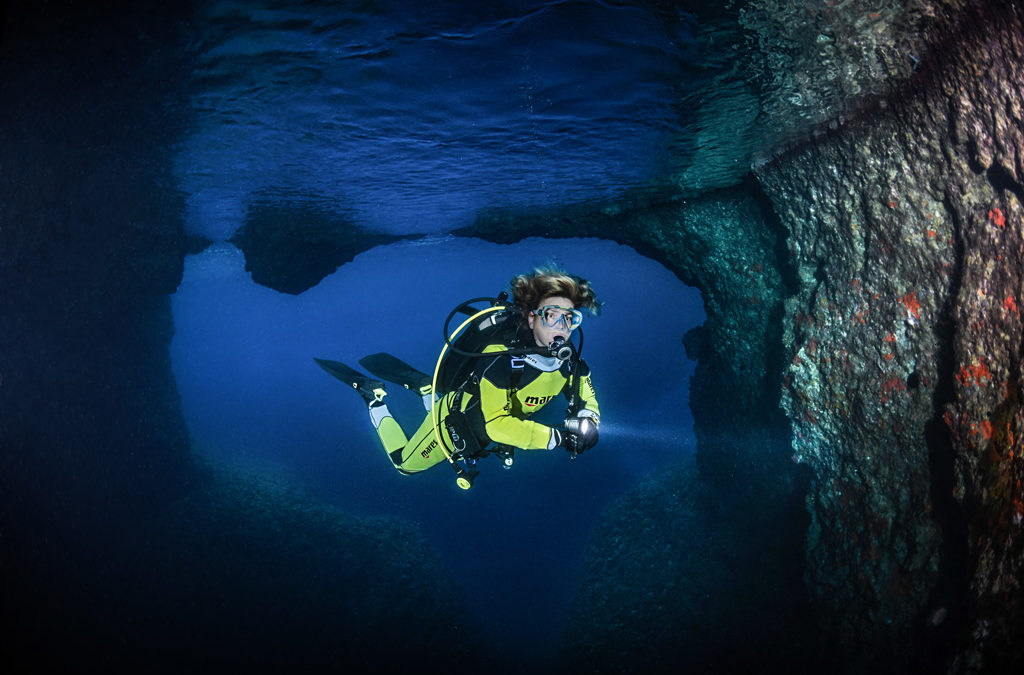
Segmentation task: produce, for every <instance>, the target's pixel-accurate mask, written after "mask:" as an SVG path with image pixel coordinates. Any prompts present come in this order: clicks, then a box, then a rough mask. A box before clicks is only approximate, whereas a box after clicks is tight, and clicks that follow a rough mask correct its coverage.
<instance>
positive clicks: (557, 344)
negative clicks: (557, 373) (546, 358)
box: [548, 337, 573, 361]
mask: <svg viewBox="0 0 1024 675" xmlns="http://www.w3.org/2000/svg"><path fill="white" fill-rule="evenodd" d="M548 353H549V354H551V356H554V357H555V358H556V359H559V360H560V361H567V360H568V359H569V358H570V357H571V356H572V353H573V348H572V343H571V342H568V341H566V339H565V338H564V337H556V338H555V339H554V340H552V341H551V342H550V343H549V344H548Z"/></svg>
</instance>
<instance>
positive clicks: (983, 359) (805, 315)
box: [758, 3, 1024, 672]
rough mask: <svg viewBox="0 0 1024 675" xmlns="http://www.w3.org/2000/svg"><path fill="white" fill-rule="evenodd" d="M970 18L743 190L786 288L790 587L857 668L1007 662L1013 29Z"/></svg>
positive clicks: (1014, 381) (1019, 31)
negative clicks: (755, 187) (786, 266)
mask: <svg viewBox="0 0 1024 675" xmlns="http://www.w3.org/2000/svg"><path fill="white" fill-rule="evenodd" d="M976 5H977V6H974V7H971V8H969V9H968V10H966V11H964V12H963V13H962V14H959V15H957V19H956V21H954V22H953V23H952V24H951V25H949V26H947V27H945V28H944V29H943V30H944V33H942V34H940V35H937V36H935V39H934V40H933V44H934V46H933V49H932V52H931V53H930V54H929V55H927V57H926V58H925V60H923V61H922V64H923V65H922V69H921V71H920V72H919V73H918V75H917V76H916V77H915V78H914V79H913V80H911V81H910V82H909V83H908V85H907V86H906V88H905V89H904V90H903V91H900V92H898V94H897V95H896V96H894V97H893V98H892V99H890V100H888V101H882V102H881V104H880V106H879V107H878V108H877V109H873V110H869V111H866V112H864V113H862V115H860V116H859V118H858V119H856V120H853V121H851V122H850V123H848V124H847V125H846V126H845V127H843V128H841V129H839V130H837V131H835V132H834V133H831V134H830V135H828V137H826V138H822V139H820V140H818V141H816V142H813V143H811V144H809V145H807V146H805V147H802V148H800V149H798V150H795V151H793V152H791V153H790V154H788V155H787V156H785V157H783V158H782V159H780V160H778V161H776V162H775V163H773V164H771V165H769V166H768V167H765V168H764V169H762V170H761V171H760V173H759V175H758V180H759V181H760V183H761V184H762V185H763V186H764V189H765V192H766V193H767V194H768V195H769V197H770V198H771V200H772V202H773V204H774V205H775V209H776V211H777V213H778V214H779V217H780V218H781V221H782V223H783V224H784V226H785V227H786V229H787V231H788V233H789V240H788V246H789V250H790V254H791V260H792V262H793V264H794V265H795V266H796V268H797V270H798V275H799V279H800V289H799V291H798V292H797V294H796V295H795V296H794V297H793V298H791V299H790V300H789V301H787V305H786V317H785V319H784V325H785V340H784V342H785V345H786V350H787V354H786V357H787V360H788V362H789V363H788V366H787V367H786V374H785V381H784V385H785V386H784V388H783V405H784V407H785V410H786V412H787V415H788V416H789V418H790V422H791V425H792V431H793V446H794V449H795V454H794V459H796V460H797V461H799V462H801V463H805V464H807V465H809V466H810V467H811V468H812V469H813V470H814V484H813V487H812V490H811V494H810V495H809V497H808V500H807V504H808V509H809V510H810V513H811V516H812V519H813V520H812V526H811V531H810V533H809V537H808V542H807V572H806V580H807V584H808V587H809V589H810V592H811V593H812V596H813V598H814V601H815V603H816V604H817V605H818V607H819V609H820V610H821V616H822V621H824V622H825V625H826V632H827V633H828V634H829V635H830V636H832V639H833V640H835V641H836V642H837V643H838V644H839V645H841V648H842V652H843V653H844V654H846V655H847V659H848V660H849V661H850V662H851V663H852V664H854V666H853V668H854V669H858V667H863V666H868V665H884V667H886V668H893V669H896V670H898V669H899V668H900V667H904V666H905V664H907V663H908V661H907V660H908V659H910V658H911V656H910V651H911V650H913V649H915V648H916V649H917V650H919V654H923V653H925V652H930V654H931V656H932V657H933V658H934V659H935V660H936V661H937V662H941V661H942V659H943V658H945V657H948V658H951V659H953V666H952V668H953V670H954V671H956V672H960V671H965V670H966V671H979V672H980V671H981V670H985V671H987V672H1008V671H1007V670H1005V668H1007V667H1010V665H1011V664H1012V665H1013V666H1015V667H1016V668H1018V669H1019V667H1020V665H1021V663H1022V652H1021V650H1020V647H1019V646H1018V645H1016V644H1015V642H1014V639H1015V636H1018V635H1020V633H1021V630H1022V628H1024V622H1022V614H1021V607H1022V606H1024V594H1022V590H1021V586H1020V581H1019V580H1020V579H1021V578H1022V569H1021V568H1022V565H1024V556H1022V555H1021V550H1022V549H1021V542H1022V534H1024V530H1022V527H1021V518H1022V515H1024V506H1022V504H1024V501H1022V499H1024V493H1022V490H1021V482H1020V479H1021V476H1022V473H1024V459H1022V458H1021V456H1020V455H1021V452H1022V444H1021V425H1022V424H1024V417H1022V412H1021V404H1020V401H1021V374H1022V370H1021V368H1022V365H1021V364H1022V361H1021V316H1020V304H1021V301H1022V267H1024V248H1022V243H1021V242H1022V218H1021V206H1020V200H1021V198H1022V196H1024V192H1022V182H1024V164H1022V161H1024V160H1022V148H1024V144H1022V141H1024V137H1022V132H1024V127H1022V116H1021V103H1020V101H1021V95H1022V93H1024V91H1022V89H1024V71H1022V70H1021V66H1020V64H1021V62H1022V59H1024V26H1022V23H1021V17H1020V16H1019V14H1018V12H1017V11H1016V10H1015V9H1014V8H1013V7H1012V6H1001V5H1000V4H999V3H976ZM908 647H909V649H908ZM939 655H942V656H941V657H940V656H939ZM919 658H920V657H919ZM894 659H895V661H894Z"/></svg>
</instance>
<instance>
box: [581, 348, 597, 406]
mask: <svg viewBox="0 0 1024 675" xmlns="http://www.w3.org/2000/svg"><path fill="white" fill-rule="evenodd" d="M579 396H580V398H579V400H580V403H581V404H582V405H581V406H580V407H581V409H583V408H585V409H587V410H590V411H593V412H594V414H596V415H597V416H598V417H600V416H601V409H600V408H599V407H598V405H597V393H596V392H595V391H594V383H593V381H592V380H591V379H590V367H589V366H588V365H587V362H586V361H582V362H581V363H580V385H579Z"/></svg>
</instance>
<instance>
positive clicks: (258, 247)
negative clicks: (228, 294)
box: [231, 199, 409, 295]
mask: <svg viewBox="0 0 1024 675" xmlns="http://www.w3.org/2000/svg"><path fill="white" fill-rule="evenodd" d="M407 238H409V237H396V236H391V235H386V234H379V233H376V232H372V231H370V230H367V229H365V228H362V227H360V226H358V225H356V224H355V223H352V222H349V221H347V220H346V219H345V218H344V217H342V216H340V215H337V214H334V213H331V212H330V211H327V210H326V209H319V208H316V207H315V206H312V205H310V204H309V202H306V201H303V202H298V203H291V204H290V203H289V202H288V201H287V200H286V199H274V200H270V199H267V200H257V201H256V202H254V203H253V205H252V206H250V207H249V210H248V213H247V214H246V221H245V224H244V225H242V227H241V228H240V229H239V230H238V232H236V233H235V235H234V236H233V237H232V238H231V243H232V244H234V245H236V246H238V248H240V249H242V251H243V252H244V253H245V269H246V271H248V272H252V279H253V281H255V282H256V283H258V284H262V285H264V286H267V287H269V288H273V289H274V290H277V291H281V292H282V293H291V294H293V295H297V294H299V293H301V292H302V291H305V290H307V289H310V288H312V287H313V286H316V285H317V284H318V283H320V281H321V280H322V279H323V278H324V277H326V276H327V275H328V274H331V273H333V272H334V271H335V270H336V269H338V267H340V266H341V265H343V264H345V263H347V262H350V261H351V260H352V259H353V258H355V257H356V256H357V255H359V254H360V253H362V252H363V251H366V250H369V249H371V248H373V247H374V246H381V245H384V244H390V243H392V242H395V241H398V240H400V239H407Z"/></svg>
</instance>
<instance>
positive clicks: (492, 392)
mask: <svg viewBox="0 0 1024 675" xmlns="http://www.w3.org/2000/svg"><path fill="white" fill-rule="evenodd" d="M507 349H508V347H507V346H506V345H504V344H492V345H489V346H487V347H486V348H485V349H483V350H482V351H483V352H484V353H491V352H504V351H506V350H507ZM571 379H572V378H571V365H570V362H569V361H561V360H559V359H556V358H555V357H553V356H541V355H537V354H529V355H526V356H510V355H508V354H499V355H496V356H493V357H486V356H485V357H480V358H479V359H477V364H476V366H475V367H474V370H473V377H472V378H471V379H470V382H469V383H468V384H467V386H466V388H465V391H464V392H463V394H462V397H461V399H462V400H461V402H460V403H461V406H460V407H461V410H462V411H463V412H464V413H465V414H466V416H467V418H468V419H469V422H470V426H471V428H472V431H473V434H474V435H475V436H476V437H477V441H478V442H479V445H480V447H482V448H483V447H486V446H487V445H488V444H490V443H492V442H494V443H498V444H501V445H510V446H512V447H516V448H521V449H524V450H551V449H554V448H555V447H556V439H557V438H558V435H557V434H555V433H553V431H552V428H551V427H549V426H546V425H544V424H541V423H539V422H534V421H533V420H531V419H530V416H532V415H533V414H534V413H536V412H537V411H539V410H541V409H542V408H543V407H544V406H545V405H546V404H547V403H548V402H550V401H551V400H552V399H554V398H555V397H557V396H558V395H559V394H565V395H566V396H568V395H569V394H570V393H571V392H568V391H567V389H568V385H569V382H570V381H571ZM576 382H577V383H578V384H577V387H578V388H579V391H578V393H577V402H578V407H579V408H580V409H584V408H585V409H587V410H589V411H591V412H592V413H593V414H594V415H595V416H596V415H599V414H600V410H599V409H598V405H597V396H596V395H595V394H594V386H593V384H592V383H591V379H590V369H589V368H588V367H587V364H586V362H584V361H582V360H581V361H580V364H579V377H578V378H576ZM457 397H458V392H449V393H448V394H446V395H445V396H444V398H443V399H442V400H440V401H438V407H439V408H440V415H439V419H441V420H444V418H445V417H446V416H447V415H448V413H449V412H450V411H451V406H452V405H453V402H454V401H455V400H456V398H457ZM425 403H426V402H425ZM370 418H371V419H372V420H373V423H374V426H375V427H376V429H377V433H378V434H379V435H380V440H381V443H383V445H384V450H385V451H386V452H387V453H388V457H389V458H390V459H391V461H392V463H393V464H394V465H395V468H396V469H398V471H399V472H401V473H404V474H413V473H418V472H420V471H424V470H426V469H429V468H430V467H432V466H434V465H436V464H438V463H440V462H442V461H444V460H445V459H446V458H445V454H444V451H443V450H442V449H441V448H440V447H438V444H437V438H436V437H435V435H434V424H433V418H432V416H431V414H430V413H428V414H427V416H426V419H424V420H423V423H422V424H421V425H420V428H419V429H417V430H416V433H415V434H413V435H412V438H410V439H408V440H407V439H406V436H405V433H404V432H403V431H402V428H401V427H400V426H399V424H398V422H397V421H395V418H394V417H392V416H391V413H390V412H388V410H387V406H385V405H379V406H376V407H371V408H370ZM439 431H440V433H441V434H442V437H443V439H444V442H445V443H446V444H447V445H448V447H449V448H451V447H453V445H452V439H451V437H450V436H449V435H448V430H447V428H445V425H444V424H441V425H440V429H439Z"/></svg>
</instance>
